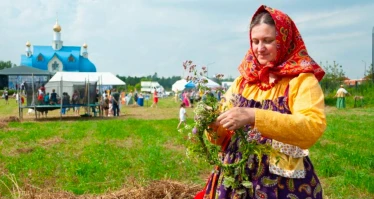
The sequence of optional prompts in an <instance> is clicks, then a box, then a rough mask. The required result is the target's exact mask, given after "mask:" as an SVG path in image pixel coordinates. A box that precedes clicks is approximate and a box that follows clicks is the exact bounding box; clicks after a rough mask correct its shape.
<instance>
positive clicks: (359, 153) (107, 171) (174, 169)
mask: <svg viewBox="0 0 374 199" xmlns="http://www.w3.org/2000/svg"><path fill="white" fill-rule="evenodd" d="M10 102H11V104H10V105H9V106H5V105H4V103H5V102H4V100H0V118H3V119H2V120H6V119H7V118H9V116H17V117H18V109H17V107H16V103H15V102H14V99H12V100H11V101H10ZM145 105H146V106H147V107H123V108H122V110H121V116H120V117H118V118H113V117H111V118H103V119H102V118H80V117H75V116H73V113H72V112H69V113H68V116H63V118H62V120H60V118H59V112H58V111H52V112H50V113H49V114H48V118H41V119H39V120H36V121H35V119H34V116H35V115H28V114H27V113H24V121H22V122H9V123H8V122H1V123H0V150H1V153H0V172H1V176H0V193H1V195H0V196H2V197H4V198H7V197H8V198H12V197H13V198H16V197H18V196H24V197H26V196H25V195H22V194H23V192H22V191H24V190H34V191H35V192H37V191H41V190H47V191H48V192H70V193H74V194H76V195H77V196H79V195H81V196H82V194H83V197H84V196H88V195H90V196H92V195H93V194H94V195H95V196H97V195H103V194H105V193H114V192H116V191H118V190H121V189H123V188H124V187H125V188H130V189H131V188H132V187H139V186H141V187H144V186H147V185H148V184H149V183H151V182H152V181H161V180H172V181H176V182H179V183H181V184H185V185H199V186H200V187H201V188H202V186H203V184H204V182H205V180H206V177H207V176H208V174H209V172H210V170H211V166H209V165H207V164H205V163H203V162H201V161H197V160H191V159H188V158H186V156H185V148H184V145H183V144H184V140H185V135H183V134H181V133H179V132H178V131H177V130H176V126H177V124H178V110H179V106H178V104H177V103H175V102H174V101H173V99H171V98H167V99H160V103H159V107H158V108H150V107H148V106H149V105H150V104H147V103H145ZM187 111H188V115H189V116H190V118H191V116H192V115H193V113H192V109H188V110H187ZM26 112H27V111H26ZM81 113H82V111H81ZM326 113H327V121H328V127H327V130H326V132H325V133H324V135H323V136H322V137H321V139H320V140H319V141H318V142H317V144H315V145H314V146H313V147H312V148H311V155H310V158H311V159H312V161H313V163H314V166H315V169H316V171H317V173H318V174H319V176H320V178H321V180H322V182H323V186H324V192H325V195H326V197H327V198H330V199H331V198H374V155H373V150H374V145H373V144H372V143H373V141H372V140H373V138H374V130H373V129H374V122H373V121H374V119H373V118H374V108H357V109H352V108H351V109H345V110H337V109H335V108H331V107H327V108H326ZM189 122H190V123H192V120H191V119H190V120H189ZM11 179H15V180H17V181H16V182H11ZM30 187H33V189H31V188H30ZM20 190H21V191H20ZM127 190H128V189H127ZM87 194H88V195H87ZM69 196H70V197H71V195H69ZM21 198H22V197H21ZM108 198H109V197H108ZM112 198H116V197H112ZM186 198H188V197H186Z"/></svg>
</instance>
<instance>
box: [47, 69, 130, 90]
mask: <svg viewBox="0 0 374 199" xmlns="http://www.w3.org/2000/svg"><path fill="white" fill-rule="evenodd" d="M61 80H62V81H61ZM86 82H90V84H91V83H96V82H97V85H103V86H112V85H126V83H125V82H123V81H122V80H120V79H119V78H118V77H116V76H115V75H113V74H112V73H110V72H57V73H56V74H55V75H54V76H53V77H52V78H51V79H50V80H49V81H48V83H47V84H46V85H45V89H46V92H52V90H53V89H55V90H56V93H58V94H60V93H62V92H67V93H69V95H72V93H73V89H74V86H77V85H85V84H86Z"/></svg>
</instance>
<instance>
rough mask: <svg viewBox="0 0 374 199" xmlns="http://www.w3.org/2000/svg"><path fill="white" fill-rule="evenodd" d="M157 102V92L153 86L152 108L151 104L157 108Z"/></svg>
mask: <svg viewBox="0 0 374 199" xmlns="http://www.w3.org/2000/svg"><path fill="white" fill-rule="evenodd" d="M157 104H158V93H157V90H156V88H155V90H154V92H153V104H152V106H151V107H152V108H153V106H156V108H157Z"/></svg>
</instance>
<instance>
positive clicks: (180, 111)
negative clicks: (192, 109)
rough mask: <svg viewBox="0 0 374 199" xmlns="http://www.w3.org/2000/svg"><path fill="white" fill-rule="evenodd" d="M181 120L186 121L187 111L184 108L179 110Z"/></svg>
mask: <svg viewBox="0 0 374 199" xmlns="http://www.w3.org/2000/svg"><path fill="white" fill-rule="evenodd" d="M179 119H180V120H181V121H186V109H185V108H183V107H181V109H180V110H179Z"/></svg>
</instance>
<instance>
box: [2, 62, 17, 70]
mask: <svg viewBox="0 0 374 199" xmlns="http://www.w3.org/2000/svg"><path fill="white" fill-rule="evenodd" d="M16 66H17V65H16V64H13V63H12V62H11V61H0V70H3V69H5V68H11V67H16Z"/></svg>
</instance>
